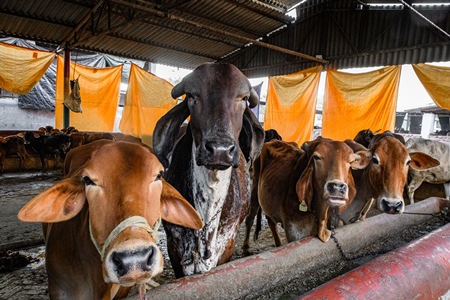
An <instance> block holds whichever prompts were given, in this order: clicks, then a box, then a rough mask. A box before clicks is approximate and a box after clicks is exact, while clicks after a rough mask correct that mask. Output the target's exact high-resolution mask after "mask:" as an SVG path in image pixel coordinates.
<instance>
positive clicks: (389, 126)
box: [322, 66, 401, 140]
mask: <svg viewBox="0 0 450 300" xmlns="http://www.w3.org/2000/svg"><path fill="white" fill-rule="evenodd" d="M400 72H401V66H390V67H386V68H382V69H379V70H376V71H372V72H368V73H363V74H350V73H344V72H339V71H335V70H328V72H327V79H326V84H325V100H324V105H323V119H322V136H323V137H327V138H332V139H335V140H345V139H353V138H354V137H355V136H356V134H357V133H358V132H359V131H360V130H363V129H370V130H373V131H375V130H378V129H381V130H382V131H384V130H390V131H394V126H395V110H396V107H397V98H398V86H399V82H400Z"/></svg>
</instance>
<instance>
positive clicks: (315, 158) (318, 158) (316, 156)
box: [313, 155, 322, 160]
mask: <svg viewBox="0 0 450 300" xmlns="http://www.w3.org/2000/svg"><path fill="white" fill-rule="evenodd" d="M313 158H314V160H321V159H322V158H321V157H320V156H318V155H313Z"/></svg>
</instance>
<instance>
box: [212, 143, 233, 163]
mask: <svg viewBox="0 0 450 300" xmlns="http://www.w3.org/2000/svg"><path fill="white" fill-rule="evenodd" d="M205 149H206V151H207V152H208V153H209V154H210V155H211V156H213V157H218V158H219V157H222V158H224V159H225V160H229V159H232V158H233V155H232V153H233V151H234V149H235V146H234V144H228V145H227V144H219V143H216V142H207V143H205Z"/></svg>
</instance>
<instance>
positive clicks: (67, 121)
mask: <svg viewBox="0 0 450 300" xmlns="http://www.w3.org/2000/svg"><path fill="white" fill-rule="evenodd" d="M69 94H70V49H69V48H65V49H64V99H66V98H67V97H68V96H69ZM63 108H64V116H63V126H64V128H67V127H69V126H70V111H69V109H68V108H67V107H66V106H65V105H64V104H63Z"/></svg>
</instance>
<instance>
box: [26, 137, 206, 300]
mask: <svg viewBox="0 0 450 300" xmlns="http://www.w3.org/2000/svg"><path fill="white" fill-rule="evenodd" d="M67 160H71V161H72V163H69V164H68V165H69V166H70V168H69V170H68V174H67V176H66V177H65V179H63V180H62V181H61V182H59V183H57V184H56V185H54V186H52V187H50V188H49V189H47V190H45V191H44V192H42V193H40V194H39V195H37V196H36V197H34V198H33V199H32V200H31V201H30V202H29V203H27V204H26V205H25V206H24V207H23V208H22V209H21V211H20V212H19V219H20V220H22V221H26V222H43V223H44V224H43V230H44V239H45V244H46V254H45V256H46V269H47V274H48V290H49V296H50V298H51V299H113V298H121V297H125V296H126V295H127V294H128V292H129V290H130V289H131V287H132V286H133V285H135V284H138V285H140V289H139V290H140V295H141V298H143V297H144V294H145V283H146V282H147V281H148V280H150V279H151V278H152V277H153V276H155V275H156V274H158V273H160V272H161V271H162V269H163V257H162V255H161V252H160V250H159V249H158V247H157V246H156V239H157V230H158V226H159V224H160V219H163V220H166V221H167V222H173V223H175V224H178V225H181V226H188V227H191V228H195V229H199V228H201V227H202V226H203V223H202V221H201V219H200V216H199V215H198V214H197V213H196V211H195V210H194V209H193V208H192V206H191V205H190V204H189V203H188V202H187V201H186V200H185V199H184V198H183V197H182V196H181V195H180V194H179V193H178V192H177V191H176V190H175V189H174V188H173V187H172V186H170V185H169V184H167V183H166V182H164V181H163V180H162V179H161V173H162V171H163V166H162V165H161V163H160V162H159V161H158V159H157V158H156V157H155V156H154V155H153V154H151V153H150V150H149V149H148V148H146V147H143V146H141V145H139V144H136V143H127V142H117V143H115V142H112V141H106V140H99V141H96V142H92V143H90V144H88V145H85V146H80V147H78V148H76V149H73V150H72V151H70V153H69V155H68V157H67Z"/></svg>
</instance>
